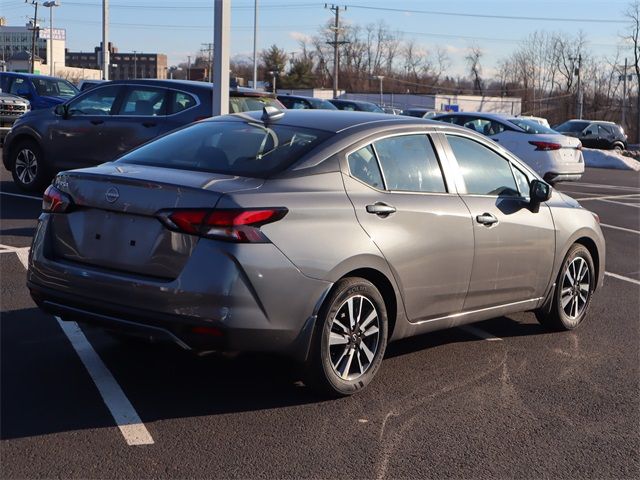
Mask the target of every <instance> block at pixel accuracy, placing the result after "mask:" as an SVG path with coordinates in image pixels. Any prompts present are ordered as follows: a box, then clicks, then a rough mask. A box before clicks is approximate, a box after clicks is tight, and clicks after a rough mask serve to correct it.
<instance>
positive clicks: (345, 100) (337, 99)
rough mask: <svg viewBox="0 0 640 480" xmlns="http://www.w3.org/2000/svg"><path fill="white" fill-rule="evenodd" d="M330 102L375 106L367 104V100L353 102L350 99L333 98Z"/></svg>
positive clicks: (371, 103)
mask: <svg viewBox="0 0 640 480" xmlns="http://www.w3.org/2000/svg"><path fill="white" fill-rule="evenodd" d="M329 101H330V102H345V103H346V102H349V103H359V104H362V105H375V103H373V102H367V101H366V100H351V99H350V98H331V99H330V100H329Z"/></svg>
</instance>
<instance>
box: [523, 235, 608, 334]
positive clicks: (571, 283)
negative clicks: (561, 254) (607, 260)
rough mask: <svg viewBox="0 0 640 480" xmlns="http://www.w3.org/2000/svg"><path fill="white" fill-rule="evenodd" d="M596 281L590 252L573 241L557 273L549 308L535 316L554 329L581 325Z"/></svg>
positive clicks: (565, 328) (539, 311) (544, 324)
mask: <svg viewBox="0 0 640 480" xmlns="http://www.w3.org/2000/svg"><path fill="white" fill-rule="evenodd" d="M595 281H596V273H595V268H594V266H593V259H592V258H591V253H589V250H587V248H586V247H585V246H583V245H580V244H578V243H576V244H574V245H573V246H572V247H571V248H570V249H569V252H568V253H567V256H566V257H565V259H564V262H563V264H562V268H561V269H560V272H559V273H558V278H557V280H556V286H555V290H554V292H553V299H552V300H551V305H550V309H547V310H546V311H545V310H544V309H540V310H538V311H536V312H535V314H536V318H537V319H538V321H539V322H540V323H541V324H542V325H543V326H545V327H547V328H550V329H552V330H573V329H574V328H576V327H578V325H580V323H582V321H583V320H584V318H585V316H586V315H587V311H588V309H589V304H590V303H591V296H592V294H593V290H594V288H595Z"/></svg>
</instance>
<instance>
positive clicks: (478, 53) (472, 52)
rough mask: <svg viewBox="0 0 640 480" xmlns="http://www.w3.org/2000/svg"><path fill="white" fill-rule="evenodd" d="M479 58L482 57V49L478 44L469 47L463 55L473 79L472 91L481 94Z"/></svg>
mask: <svg viewBox="0 0 640 480" xmlns="http://www.w3.org/2000/svg"><path fill="white" fill-rule="evenodd" d="M480 58H482V50H480V47H478V46H473V47H470V48H469V53H467V55H466V56H465V57H464V59H465V60H466V62H467V65H468V66H469V71H470V73H471V78H472V79H473V92H474V93H475V94H479V95H482V78H481V76H482V66H481V65H480Z"/></svg>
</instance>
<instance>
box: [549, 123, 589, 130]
mask: <svg viewBox="0 0 640 480" xmlns="http://www.w3.org/2000/svg"><path fill="white" fill-rule="evenodd" d="M588 126H589V122H564V123H562V124H560V125H557V126H555V127H554V128H553V129H554V130H555V131H556V132H576V133H577V132H581V131H583V130H584V129H585V128H587V127H588Z"/></svg>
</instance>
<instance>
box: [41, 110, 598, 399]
mask: <svg viewBox="0 0 640 480" xmlns="http://www.w3.org/2000/svg"><path fill="white" fill-rule="evenodd" d="M43 210H44V212H43V215H41V216H40V219H39V223H38V226H37V229H36V233H35V236H34V239H33V246H32V249H31V255H30V258H29V271H28V287H29V289H30V291H31V295H32V297H33V298H34V300H35V301H36V302H37V304H38V305H39V306H40V307H41V308H43V309H44V310H45V311H47V312H51V313H53V314H55V315H58V316H60V317H61V318H62V319H63V320H75V321H78V322H88V323H94V324H97V325H102V326H103V327H105V328H107V329H110V330H115V331H117V332H120V334H122V333H128V334H131V335H139V336H143V337H146V338H153V339H167V340H171V341H173V342H175V343H177V344H178V345H180V346H182V347H183V348H185V349H193V350H232V351H263V352H278V353H282V354H285V355H289V356H291V357H292V358H294V359H297V360H299V361H301V362H303V363H304V364H306V366H307V370H306V371H307V372H308V374H309V381H310V382H312V383H313V384H315V385H316V386H318V387H320V388H322V389H324V390H325V391H328V392H330V393H332V394H343V395H345V394H351V393H353V392H355V391H357V390H359V389H361V388H364V387H365V386H366V385H367V384H368V383H369V382H370V381H371V380H372V378H373V377H374V375H375V373H376V371H377V370H378V368H379V366H380V363H381V362H382V358H383V356H384V352H385V348H386V345H387V343H388V342H389V341H392V340H398V339H401V338H404V337H408V336H412V335H416V334H421V333H425V332H430V331H433V330H438V329H443V328H449V327H453V326H456V325H462V324H466V323H470V322H476V321H479V320H485V319H488V318H492V317H496V316H500V315H508V314H510V313H514V312H519V311H524V310H532V311H535V312H536V315H537V317H538V319H539V320H540V322H541V323H542V324H544V325H545V326H547V327H549V328H550V329H557V330H568V329H573V328H576V327H577V326H578V325H579V324H580V323H581V322H582V321H583V319H584V318H585V315H586V313H587V311H588V308H589V304H590V301H591V297H592V293H593V292H594V289H595V288H596V287H598V286H600V285H601V284H602V281H603V275H604V262H605V244H604V239H603V236H602V231H601V230H600V226H599V224H598V220H597V218H596V217H595V216H594V215H593V214H592V213H591V212H589V211H588V210H585V209H583V208H582V207H580V205H579V204H578V203H577V202H576V201H575V200H572V199H571V198H569V197H567V196H566V195H564V194H562V193H560V192H557V191H554V190H553V189H552V188H551V187H550V186H549V185H548V184H546V183H545V182H543V181H542V180H541V179H540V178H539V177H538V176H537V175H536V173H534V172H533V171H532V170H531V169H530V168H529V167H527V166H526V165H525V164H523V163H522V162H520V161H519V160H518V159H517V158H515V157H514V156H513V155H511V154H510V153H509V152H508V151H506V150H505V149H503V148H501V147H500V146H498V145H496V144H495V143H493V142H491V141H490V140H488V139H487V138H485V137H484V136H481V135H479V134H477V133H475V132H472V131H471V130H469V129H464V128H461V127H457V126H454V125H446V124H443V123H439V122H437V123H436V122H431V121H428V120H421V119H415V118H411V117H401V116H394V115H386V114H370V113H362V112H331V111H328V110H316V111H313V110H289V111H287V112H286V113H282V112H278V111H272V112H269V111H265V112H264V114H263V115H262V116H260V114H258V113H251V114H242V115H229V116H224V117H218V118H215V119H211V120H206V121H202V122H198V123H196V124H193V125H191V126H189V127H186V128H184V129H182V130H179V131H177V132H174V133H170V134H168V135H166V136H163V137H161V138H159V139H157V140H155V141H153V142H150V143H148V144H146V145H144V146H142V147H140V148H138V149H136V150H134V151H132V152H130V153H128V154H127V155H125V156H123V157H122V158H121V159H119V160H118V161H116V162H112V163H106V164H104V165H101V166H98V167H94V168H88V169H82V170H75V171H69V172H63V173H60V174H59V175H58V176H57V177H56V179H55V182H54V184H53V185H52V186H51V187H49V188H48V189H47V192H46V193H45V196H44V200H43Z"/></svg>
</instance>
